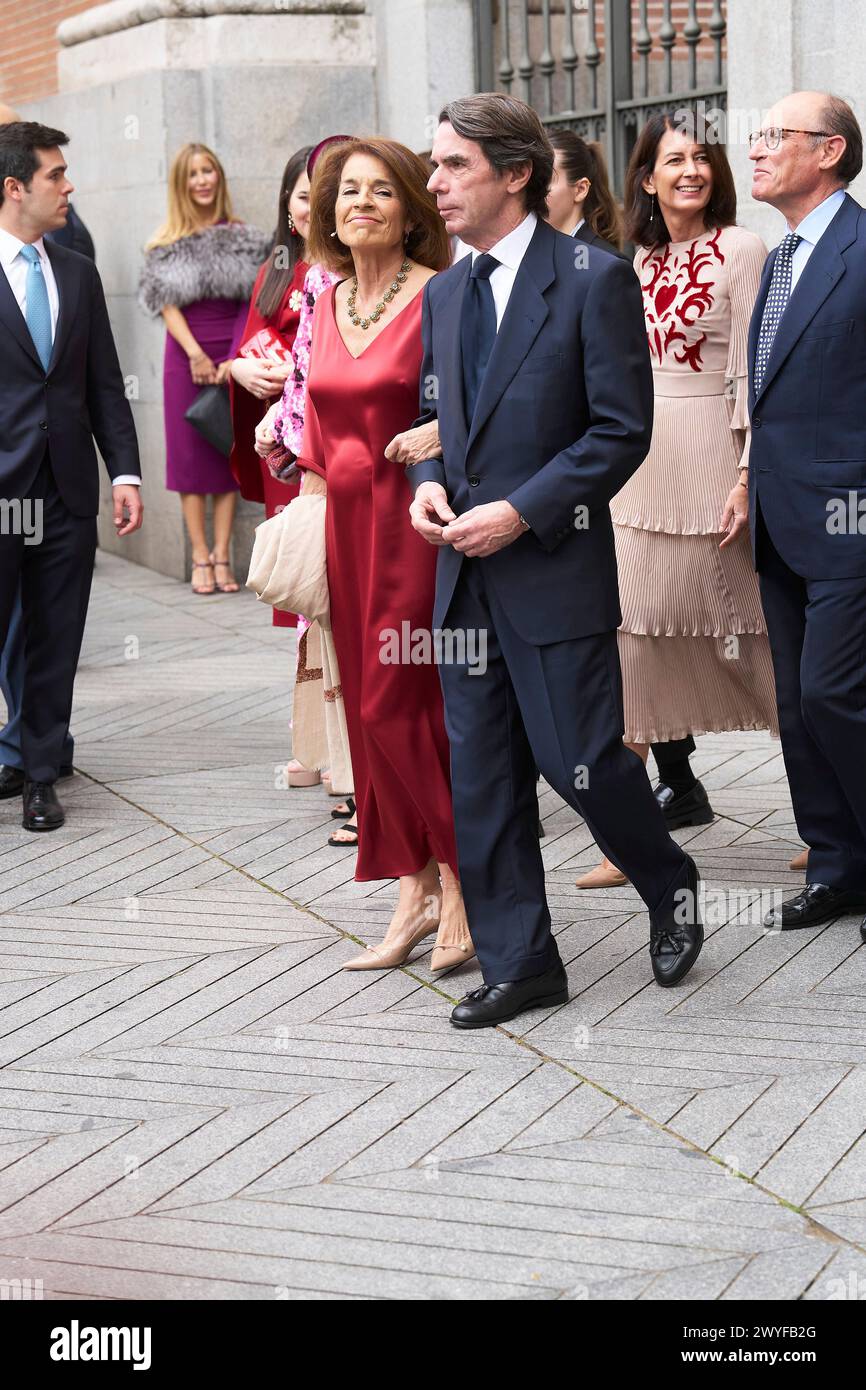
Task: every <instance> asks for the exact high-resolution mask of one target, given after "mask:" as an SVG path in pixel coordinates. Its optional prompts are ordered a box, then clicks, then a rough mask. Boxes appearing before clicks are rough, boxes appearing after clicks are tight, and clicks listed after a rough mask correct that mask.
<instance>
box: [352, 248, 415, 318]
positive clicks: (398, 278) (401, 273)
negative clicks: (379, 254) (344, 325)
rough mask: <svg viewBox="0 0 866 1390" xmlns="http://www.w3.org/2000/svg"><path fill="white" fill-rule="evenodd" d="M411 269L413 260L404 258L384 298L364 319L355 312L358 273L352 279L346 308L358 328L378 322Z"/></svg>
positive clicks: (400, 288)
mask: <svg viewBox="0 0 866 1390" xmlns="http://www.w3.org/2000/svg"><path fill="white" fill-rule="evenodd" d="M411 269H412V262H411V261H406V260H404V262H403V264H402V265H401V267H400V269H399V270H398V271H397V274H396V275H395V276H394V279H393V280H392V281H391V283H390V285H389V286H388V288H387V290H386V291H385V293H384V294H383V295H382V298H381V299H380V300H379V303H378V304H377V305H376V307H375V309H373V311H372V312H371V313H370V314H368V315H367V317H366V318H365V319H362V318H361V317H360V315H358V314H356V313H355V295H356V294H357V293H358V277H357V275H356V276H354V278H353V280H352V288H351V290H350V292H349V298H348V299H347V300H346V309H347V311H348V314H349V318H350V319H351V321H352V323H353V324H354V325H355V327H356V328H364V329H367V328H369V327H370V324H371V323H377V322H378V320H379V319H380V318H381V317H382V315H383V314H384V312H385V305H386V304H390V303H391V300H392V299H393V298H394V295H395V294H399V293H400V291H401V290H402V288H403V286H404V284H405V283H406V278H407V276H408V274H409V271H410V270H411Z"/></svg>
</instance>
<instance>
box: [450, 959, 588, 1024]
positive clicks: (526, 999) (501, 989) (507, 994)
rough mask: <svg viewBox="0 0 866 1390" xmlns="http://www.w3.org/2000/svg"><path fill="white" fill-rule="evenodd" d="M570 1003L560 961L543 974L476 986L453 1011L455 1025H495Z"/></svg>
mask: <svg viewBox="0 0 866 1390" xmlns="http://www.w3.org/2000/svg"><path fill="white" fill-rule="evenodd" d="M567 1003H568V978H567V976H566V973H565V967H564V966H563V965H562V963H561V962H560V963H559V964H558V965H556V966H554V968H553V969H552V970H546V971H545V972H544V974H543V975H533V976H531V978H530V979H528V980H506V981H505V983H504V984H501V985H482V986H481V988H480V989H473V991H472V993H471V994H467V995H466V998H465V999H461V1000H460V1003H459V1004H458V1005H457V1007H456V1008H455V1009H454V1010H453V1011H452V1013H451V1022H452V1023H453V1024H454V1027H455V1028H495V1027H496V1025H497V1023H507V1022H508V1020H509V1019H510V1018H515V1017H516V1016H517V1014H522V1013H526V1012H527V1010H528V1009H550V1008H552V1007H553V1005H554V1004H567Z"/></svg>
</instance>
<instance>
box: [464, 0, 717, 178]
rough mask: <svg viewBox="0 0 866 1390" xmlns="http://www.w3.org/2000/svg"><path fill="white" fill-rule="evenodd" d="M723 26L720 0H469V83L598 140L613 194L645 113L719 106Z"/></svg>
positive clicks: (557, 125)
mask: <svg viewBox="0 0 866 1390" xmlns="http://www.w3.org/2000/svg"><path fill="white" fill-rule="evenodd" d="M725 31H726V23H725V13H724V6H723V4H722V0H687V2H686V0H476V5H475V33H476V49H475V59H476V80H477V86H478V90H479V91H491V90H499V91H505V92H511V93H512V94H513V95H515V96H520V97H522V98H523V99H524V101H528V102H529V103H530V104H531V105H532V106H534V107H535V108H536V110H537V111H538V113H539V115H540V116H541V118H542V120H543V121H544V123H545V125H547V126H548V127H550V128H551V129H562V128H563V127H567V128H570V129H572V130H576V131H577V132H578V134H579V135H582V136H584V138H585V139H590V140H600V141H601V142H602V143H603V144H604V146H605V148H606V152H607V160H608V166H609V169H610V174H611V181H612V183H613V186H614V188H615V190H616V191H617V192H618V193H620V192H621V191H622V181H623V176H624V174H625V170H626V167H627V164H628V158H629V154H630V153H631V149H632V147H633V145H634V142H635V139H636V138H637V134H638V131H639V129H640V127H641V126H642V125H643V123H644V121H645V120H646V119H647V117H648V116H650V115H652V114H653V113H654V112H657V111H664V110H669V109H672V108H673V109H677V108H678V107H695V106H697V105H699V104H700V103H703V104H704V106H705V108H706V110H707V111H711V110H713V109H717V110H724V108H725V103H726V87H725Z"/></svg>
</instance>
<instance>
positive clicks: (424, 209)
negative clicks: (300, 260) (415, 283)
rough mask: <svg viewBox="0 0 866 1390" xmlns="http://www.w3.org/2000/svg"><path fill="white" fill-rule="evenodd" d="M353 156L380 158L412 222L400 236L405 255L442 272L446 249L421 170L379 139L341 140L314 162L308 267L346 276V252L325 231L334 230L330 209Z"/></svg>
mask: <svg viewBox="0 0 866 1390" xmlns="http://www.w3.org/2000/svg"><path fill="white" fill-rule="evenodd" d="M353 154H369V155H372V156H373V158H374V159H379V160H381V161H382V163H383V164H384V165H385V167H386V169H387V170H388V172H389V173H390V175H391V178H392V179H393V180H394V184H395V186H396V189H397V193H398V195H399V197H400V200H401V202H402V204H403V207H404V208H405V210H406V221H407V222H412V223H414V227H413V230H412V231H411V232H410V233H409V234H408V236H407V238H406V255H407V256H409V257H411V259H412V260H413V261H417V262H418V264H419V265H425V266H427V267H428V268H429V269H430V270H445V269H446V268H447V267H448V266H449V265H450V264H451V248H450V244H449V241H448V234H447V232H446V231H445V223H444V222H443V221H442V218H441V217H440V216H439V212H438V209H437V207H436V200H435V199H434V197H433V195H432V194H431V193H428V191H427V179H428V178H429V177H430V175H429V171H428V169H427V166H426V165H425V163H424V160H423V159H421V158H420V156H419V155H417V154H414V153H413V151H412V150H410V149H408V148H407V147H406V146H405V145H401V144H400V143H399V142H398V141H397V140H385V139H383V138H382V137H380V136H373V137H371V138H370V139H351V140H346V141H344V142H343V143H341V144H339V145H334V146H332V148H331V149H328V150H325V152H324V153H323V154H322V156H321V158H320V159H319V160H318V162H317V164H316V168H315V172H314V174H313V181H312V184H311V187H310V234H309V236H308V237H307V258H308V260H309V261H310V263H311V264H315V263H316V262H321V264H322V265H324V266H325V267H326V268H327V269H328V270H330V271H332V272H333V273H334V274H335V275H344V276H345V275H351V274H352V265H353V262H352V253H351V251H350V250H349V248H348V246H345V245H344V244H343V242H342V241H340V238H339V237H338V236H332V235H331V233H332V232H334V231H335V230H336V226H337V220H336V212H335V209H336V204H337V192H338V190H339V187H340V179H341V177H342V173H343V169H344V167H345V165H346V162H347V161H348V160H349V159H351V157H352V155H353Z"/></svg>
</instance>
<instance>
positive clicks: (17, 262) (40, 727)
mask: <svg viewBox="0 0 866 1390" xmlns="http://www.w3.org/2000/svg"><path fill="white" fill-rule="evenodd" d="M66 143H67V137H66V136H65V135H64V134H63V132H62V131H59V130H53V129H51V128H50V127H48V126H43V125H39V124H37V123H36V122H33V121H17V122H10V123H8V124H5V125H0V272H2V273H0V502H2V508H3V510H2V518H0V520H2V526H0V648H2V646H3V644H4V643H5V641H6V636H7V632H8V628H9V623H10V620H11V618H12V615H13V613H14V608H15V604H16V602H17V599H18V595H19V593H20V597H21V605H22V613H23V626H24V652H25V659H24V691H23V701H22V713H21V754H22V761H23V764H24V766H23V773H24V779H23V787H22V791H23V816H22V823H23V825H24V827H25V829H27V830H55V829H57V828H58V826H60V825H62V824H63V820H64V815H63V809H62V807H61V806H60V803H59V801H58V800H57V796H56V793H55V791H54V783H55V781H56V780H57V777H58V775H59V773H60V768H61V764H62V761H63V749H64V742H65V739H66V738H67V735H68V728H69V715H70V710H71V708H72V690H73V684H74V680H75V669H76V665H77V662H78V653H79V649H80V646H81V638H82V635H83V632H84V622H85V618H86V615H87V603H88V597H89V593H90V580H91V574H92V570H93V556H94V550H95V546H96V513H97V511H98V507H99V476H98V471H97V460H96V451H95V449H94V447H93V439H94V436H95V437H96V439H97V441H98V444H99V447H100V450H101V452H102V455H103V457H104V459H105V461H106V466H107V468H108V472H109V474H110V476H111V480H112V484H113V488H112V491H113V501H114V522H115V526H116V527H117V532H118V535H127V534H129V533H130V532H132V531H134V530H136V529H137V528H138V527H139V526H140V525H141V516H142V509H141V500H140V496H139V484H140V482H141V474H140V467H139V458H138V445H137V441H136V437H135V427H134V425H133V422H132V412H131V410H130V407H129V402H128V401H127V399H126V396H125V393H124V386H123V377H122V375H121V372H120V366H119V363H118V360H117V351H116V349H115V346H114V340H113V338H112V334H111V328H110V325H109V322H108V312H107V310H106V306H105V296H104V294H103V291H102V284H101V282H100V279H99V276H98V274H97V272H96V268H95V266H94V265H93V263H92V262H91V261H89V260H88V259H87V258H86V257H84V256H82V255H79V254H78V252H77V251H71V250H67V249H66V248H65V247H63V246H58V245H56V244H52V243H51V242H49V241H47V240H46V235H47V233H49V232H51V231H54V230H57V229H59V228H60V227H62V226H63V225H64V224H65V222H66V218H67V213H68V201H69V194H70V193H71V192H72V191H73V188H72V184H71V183H70V182H69V180H68V178H67V177H66V167H67V166H66V163H65V161H64V159H63V155H62V153H61V146H62V145H65V144H66Z"/></svg>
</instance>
